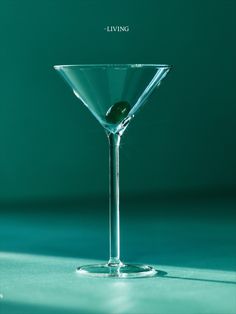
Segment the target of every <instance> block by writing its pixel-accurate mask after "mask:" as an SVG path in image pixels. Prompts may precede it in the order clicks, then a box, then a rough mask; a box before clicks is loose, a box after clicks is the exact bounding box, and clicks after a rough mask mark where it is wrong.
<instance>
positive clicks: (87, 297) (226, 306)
mask: <svg viewBox="0 0 236 314" xmlns="http://www.w3.org/2000/svg"><path fill="white" fill-rule="evenodd" d="M195 206H196V205H195ZM207 206H208V205H207ZM154 207H155V206H154ZM201 207H202V205H201ZM192 210H193V209H192ZM164 212H165V213H164ZM203 212H204V211H203ZM56 213H57V214H56ZM140 213H141V211H140ZM146 213H147V212H146ZM1 218H2V219H1V229H0V230H1V231H0V236H1V256H0V313H1V314H8V313H12V314H13V313H14V314H19V313H22V314H29V313H30V314H31V313H32V314H33V313H40V314H41V313H42V314H44V313H45V314H50V313H52V314H54V313H59V314H60V313H65V314H67V313H71V314H73V313H94V314H95V313H107V314H112V313H123V314H135V313H137V314H145V313H146V314H151V313H153V314H154V313H156V314H185V313H186V314H205V313H206V314H235V313H236V275H235V266H236V260H235V240H236V236H235V228H234V221H233V219H230V217H225V216H224V215H218V216H217V215H214V216H212V217H209V216H204V214H201V215H198V214H195V215H194V214H192V215H191V217H190V216H189V215H188V216H187V215H184V214H182V215H174V214H172V212H171V211H170V212H168V211H165V210H164V211H163V212H162V213H160V212H158V213H156V214H155V208H152V209H151V210H150V215H145V216H143V217H142V215H141V214H140V215H138V216H137V217H135V218H134V217H132V215H130V214H129V216H128V215H127V216H126V215H125V214H124V215H123V219H122V226H123V227H122V233H121V234H122V240H121V245H122V246H123V247H122V246H121V253H122V255H123V256H124V258H123V259H124V260H125V261H126V262H135V263H143V262H146V263H149V264H151V265H154V266H155V267H156V268H157V269H159V270H161V272H160V275H159V276H157V277H153V278H145V279H144V278H143V279H129V280H127V279H121V280H117V279H105V278H104V279H100V278H86V277H81V276H78V275H77V274H76V272H75V269H76V267H77V266H79V265H84V264H89V263H98V262H105V258H106V257H107V236H108V231H107V217H106V216H105V215H103V214H102V215H101V216H98V215H96V214H94V215H91V210H90V211H87V213H85V212H84V213H81V212H77V213H75V212H73V211H71V212H70V211H68V212H66V211H63V212H61V211H59V212H57V211H55V210H54V211H53V210H52V211H40V210H38V211H35V212H34V213H32V212H29V211H25V212H24V211H23V212H18V213H17V212H9V211H8V212H7V211H5V212H3V213H2V214H1ZM231 218H232V217H231Z"/></svg>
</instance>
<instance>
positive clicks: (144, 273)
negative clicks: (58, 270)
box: [76, 264, 157, 278]
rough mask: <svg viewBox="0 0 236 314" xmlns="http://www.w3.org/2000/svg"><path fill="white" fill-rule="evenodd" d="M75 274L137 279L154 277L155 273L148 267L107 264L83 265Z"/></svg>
mask: <svg viewBox="0 0 236 314" xmlns="http://www.w3.org/2000/svg"><path fill="white" fill-rule="evenodd" d="M76 271H77V273H78V274H80V275H84V276H92V277H114V278H137V277H150V276H155V275H156V274H157V271H156V270H155V269H154V268H153V267H151V266H148V265H135V264H120V265H118V266H115V265H112V266H110V265H109V264H95V265H85V266H81V267H78V268H77V270H76Z"/></svg>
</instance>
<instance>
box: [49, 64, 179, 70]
mask: <svg viewBox="0 0 236 314" xmlns="http://www.w3.org/2000/svg"><path fill="white" fill-rule="evenodd" d="M53 67H54V69H55V70H60V69H62V68H70V67H80V68H89V67H91V68H96V67H97V68H144V67H153V68H161V69H170V68H172V67H173V66H172V65H169V64H158V63H140V64H132V63H127V64H115V63H114V64H112V63H111V64H107V63H104V64H99V63H98V64H62V65H54V66H53Z"/></svg>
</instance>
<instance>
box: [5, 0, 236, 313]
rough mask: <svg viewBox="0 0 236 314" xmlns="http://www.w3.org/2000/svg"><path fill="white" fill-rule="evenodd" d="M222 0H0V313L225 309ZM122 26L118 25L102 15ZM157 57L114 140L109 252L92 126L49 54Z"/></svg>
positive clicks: (230, 205)
mask: <svg viewBox="0 0 236 314" xmlns="http://www.w3.org/2000/svg"><path fill="white" fill-rule="evenodd" d="M235 10H236V2H235V0H206V1H203V0H202V1H197V0H193V1H187V0H172V1H168V0H145V1H144V0H140V1H138V0H119V1H114V0H113V1H108V0H107V1H106V0H93V1H92V0H41V1H30V0H21V1H20V0H0V60H1V66H0V214H1V215H0V312H1V313H4V314H21V313H22V314H32V313H40V314H46V313H47V314H52V313H65V314H74V313H78V314H80V313H81V314H84V313H90V314H97V313H103V314H104V313H105V314H111V313H112V314H115V313H116V314H118V313H119V314H144V313H145V314H147V313H148V314H180V313H181V314H196V313H199V314H235V312H236V299H235V295H236V292H235V288H236V274H235V269H236V257H235V247H236V244H235V240H236V228H235V208H236V143H235V142H236V141H235V134H236V106H235V104H236V89H235V62H236V61H235V59H236V58H235V56H236V42H235V38H236V25H235V24H236V20H235ZM110 25H114V26H115V25H128V26H129V29H130V31H129V32H128V33H108V32H105V31H104V27H106V26H110ZM74 63H170V64H173V66H174V68H173V70H172V71H171V72H170V73H169V75H168V76H167V77H166V79H165V80H164V81H163V83H162V84H161V86H160V88H159V89H158V91H156V92H155V93H154V94H153V95H152V96H151V97H150V99H149V102H148V103H147V104H146V105H145V107H144V108H143V109H142V110H141V112H140V113H139V114H138V115H137V116H136V117H135V119H134V121H133V122H132V123H131V124H130V125H129V127H128V128H127V130H126V132H125V134H124V137H123V138H122V144H121V171H120V173H121V257H122V261H125V262H132V263H147V264H151V265H153V266H154V267H155V268H157V269H158V270H161V271H162V272H160V273H159V274H160V275H158V277H154V278H147V279H140V280H121V281H120V280H112V279H107V280H106V279H91V278H86V277H78V276H76V274H75V268H76V267H77V266H81V265H84V264H91V263H99V262H103V263H105V262H106V261H107V258H108V145H107V139H106V136H105V133H104V130H103V129H102V128H101V126H100V125H99V124H98V123H97V121H96V120H95V119H94V118H93V117H92V115H91V114H90V113H89V112H88V110H87V109H86V108H85V106H83V105H82V104H81V103H80V102H79V100H78V99H76V97H75V96H74V95H73V94H72V92H71V90H70V89H69V88H68V86H66V84H65V82H63V80H62V79H61V78H60V77H59V75H58V73H56V71H55V70H53V65H55V64H74Z"/></svg>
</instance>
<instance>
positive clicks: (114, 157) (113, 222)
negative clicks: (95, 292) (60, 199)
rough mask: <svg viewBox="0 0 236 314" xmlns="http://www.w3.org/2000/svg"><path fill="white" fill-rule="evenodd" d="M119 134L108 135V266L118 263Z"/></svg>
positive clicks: (119, 262)
mask: <svg viewBox="0 0 236 314" xmlns="http://www.w3.org/2000/svg"><path fill="white" fill-rule="evenodd" d="M120 138H121V136H120V135H119V134H113V133H109V134H108V140H109V253H110V257H109V262H108V265H109V266H119V265H121V264H122V263H121V261H120V210H119V201H120V200H119V146H120Z"/></svg>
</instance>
